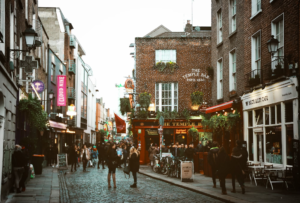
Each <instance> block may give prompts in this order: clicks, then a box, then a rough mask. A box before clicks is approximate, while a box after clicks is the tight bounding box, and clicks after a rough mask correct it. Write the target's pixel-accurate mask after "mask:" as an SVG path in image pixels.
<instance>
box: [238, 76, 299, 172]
mask: <svg viewBox="0 0 300 203" xmlns="http://www.w3.org/2000/svg"><path fill="white" fill-rule="evenodd" d="M297 86H298V82H297V79H296V78H290V79H288V80H285V81H282V82H278V83H275V84H273V85H270V86H267V87H265V88H264V89H260V90H255V91H253V92H252V93H248V94H245V95H243V96H242V103H243V114H244V139H245V140H246V141H247V149H248V153H249V161H251V162H260V163H262V164H264V163H268V164H273V165H274V166H280V167H282V166H283V167H286V166H293V165H294V158H295V157H294V155H293V142H294V141H298V140H299V134H298V108H299V107H298V92H297V90H296V88H297Z"/></svg>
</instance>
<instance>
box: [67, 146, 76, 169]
mask: <svg viewBox="0 0 300 203" xmlns="http://www.w3.org/2000/svg"><path fill="white" fill-rule="evenodd" d="M68 154H69V161H70V164H71V172H73V166H74V170H75V171H76V165H77V161H76V159H77V150H76V145H73V146H71V147H70V148H69V152H68Z"/></svg>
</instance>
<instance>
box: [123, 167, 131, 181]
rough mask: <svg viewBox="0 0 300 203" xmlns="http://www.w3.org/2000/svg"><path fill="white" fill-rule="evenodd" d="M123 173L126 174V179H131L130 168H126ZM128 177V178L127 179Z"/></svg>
mask: <svg viewBox="0 0 300 203" xmlns="http://www.w3.org/2000/svg"><path fill="white" fill-rule="evenodd" d="M123 172H124V176H125V178H126V179H129V178H130V166H129V165H128V166H126V167H125V168H124V169H123ZM126 175H128V178H127V177H126Z"/></svg>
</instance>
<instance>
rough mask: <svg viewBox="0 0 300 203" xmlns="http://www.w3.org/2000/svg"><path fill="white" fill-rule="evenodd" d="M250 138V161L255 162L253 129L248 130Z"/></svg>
mask: <svg viewBox="0 0 300 203" xmlns="http://www.w3.org/2000/svg"><path fill="white" fill-rule="evenodd" d="M248 137H249V141H248V144H249V146H248V147H249V160H250V161H254V145H253V129H252V128H250V129H248Z"/></svg>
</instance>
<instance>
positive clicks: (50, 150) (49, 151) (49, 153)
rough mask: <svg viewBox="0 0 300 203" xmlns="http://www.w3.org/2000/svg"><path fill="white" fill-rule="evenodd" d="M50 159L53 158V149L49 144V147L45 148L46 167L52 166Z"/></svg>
mask: <svg viewBox="0 0 300 203" xmlns="http://www.w3.org/2000/svg"><path fill="white" fill-rule="evenodd" d="M52 157H53V147H52V145H51V144H50V145H49V147H47V149H46V158H47V166H52V164H54V163H52V161H53V159H52Z"/></svg>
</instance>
